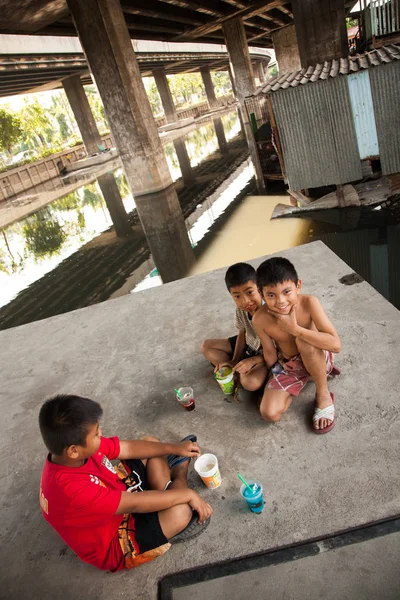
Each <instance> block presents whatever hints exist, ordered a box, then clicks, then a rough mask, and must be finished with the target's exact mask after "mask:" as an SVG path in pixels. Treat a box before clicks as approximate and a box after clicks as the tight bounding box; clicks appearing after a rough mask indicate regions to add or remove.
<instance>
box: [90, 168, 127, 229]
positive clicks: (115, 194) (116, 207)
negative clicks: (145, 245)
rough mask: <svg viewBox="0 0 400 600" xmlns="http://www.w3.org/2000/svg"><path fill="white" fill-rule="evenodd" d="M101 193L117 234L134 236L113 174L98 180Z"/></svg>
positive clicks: (107, 174)
mask: <svg viewBox="0 0 400 600" xmlns="http://www.w3.org/2000/svg"><path fill="white" fill-rule="evenodd" d="M97 181H98V182H99V186H100V189H101V193H102V194H103V198H104V201H105V203H106V205H107V209H108V212H109V213H110V217H111V220H112V222H113V225H114V228H115V233H116V234H117V236H119V237H123V236H126V235H131V234H132V227H131V225H130V224H129V221H128V215H127V214H126V210H125V207H124V204H123V202H122V198H121V194H120V192H119V189H118V185H117V182H116V181H115V177H114V175H113V173H105V174H104V175H100V176H99V177H98V178H97Z"/></svg>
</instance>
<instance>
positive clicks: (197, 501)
mask: <svg viewBox="0 0 400 600" xmlns="http://www.w3.org/2000/svg"><path fill="white" fill-rule="evenodd" d="M190 491H191V495H192V498H191V499H190V501H189V506H190V507H191V508H192V509H193V510H195V511H197V512H198V514H199V519H198V523H199V525H201V524H202V523H204V521H207V519H208V518H209V517H211V515H212V514H213V509H212V508H211V506H210V505H209V504H208V502H206V501H205V500H203V498H202V497H201V496H199V494H197V493H196V492H195V491H194V490H190Z"/></svg>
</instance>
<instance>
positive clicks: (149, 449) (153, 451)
mask: <svg viewBox="0 0 400 600" xmlns="http://www.w3.org/2000/svg"><path fill="white" fill-rule="evenodd" d="M119 444H120V451H119V455H118V456H117V458H119V459H120V460H124V459H127V458H154V457H155V456H167V455H168V454H177V455H178V456H190V457H194V458H197V457H198V456H200V448H199V446H198V445H197V443H196V442H180V443H179V444H163V443H162V442H147V441H145V440H120V442H119Z"/></svg>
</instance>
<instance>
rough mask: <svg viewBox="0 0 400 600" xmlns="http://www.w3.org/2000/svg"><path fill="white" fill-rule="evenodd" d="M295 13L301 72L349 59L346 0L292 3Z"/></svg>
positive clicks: (302, 0)
mask: <svg viewBox="0 0 400 600" xmlns="http://www.w3.org/2000/svg"><path fill="white" fill-rule="evenodd" d="M292 11H293V16H294V23H295V28H296V36H297V42H298V46H299V54H300V62H301V66H302V68H307V67H309V66H310V65H316V64H317V63H323V62H324V61H325V60H332V59H334V58H342V57H346V56H347V55H348V53H349V48H348V41H347V30H346V19H345V2H344V0H329V2H326V0H292ZM274 45H275V43H274ZM278 62H279V58H278ZM292 71H293V69H292Z"/></svg>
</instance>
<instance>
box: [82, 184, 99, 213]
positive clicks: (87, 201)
mask: <svg viewBox="0 0 400 600" xmlns="http://www.w3.org/2000/svg"><path fill="white" fill-rule="evenodd" d="M102 203H103V196H102V194H101V193H100V192H99V189H98V187H97V184H96V183H90V184H88V185H86V186H85V187H84V190H83V200H82V205H83V206H92V207H93V208H96V207H98V206H101V205H102Z"/></svg>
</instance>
